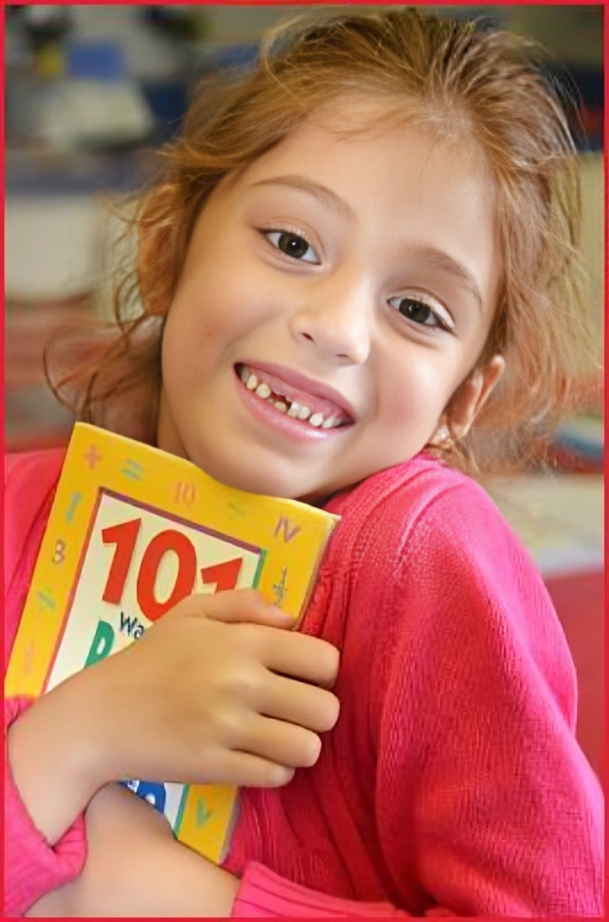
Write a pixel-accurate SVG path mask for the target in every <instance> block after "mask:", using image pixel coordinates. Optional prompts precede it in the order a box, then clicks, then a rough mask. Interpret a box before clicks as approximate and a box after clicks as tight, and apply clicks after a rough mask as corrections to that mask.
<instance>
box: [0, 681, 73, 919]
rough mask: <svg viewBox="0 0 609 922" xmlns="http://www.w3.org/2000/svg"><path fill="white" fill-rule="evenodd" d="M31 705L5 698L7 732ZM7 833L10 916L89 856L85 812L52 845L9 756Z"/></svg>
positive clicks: (7, 912) (6, 903) (61, 881)
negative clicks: (21, 788)
mask: <svg viewBox="0 0 609 922" xmlns="http://www.w3.org/2000/svg"><path fill="white" fill-rule="evenodd" d="M31 704H32V701H31V699H27V698H11V699H6V700H5V702H4V715H5V734H6V733H7V731H8V730H9V728H10V727H11V726H12V723H13V722H14V721H16V720H17V719H20V717H21V716H22V715H23V713H24V711H25V709H26V708H27V707H28V706H31ZM53 793H54V792H51V794H50V796H51V797H52V796H53ZM4 835H5V864H4V914H5V915H6V916H21V915H23V914H24V913H25V912H26V911H27V910H28V909H29V907H30V906H32V904H33V903H35V902H36V901H37V900H39V899H40V897H41V896H43V895H44V894H46V893H48V892H49V891H51V890H54V889H55V888H57V887H60V886H61V885H62V884H64V883H65V882H66V881H69V880H71V879H72V878H74V877H75V876H76V875H77V874H79V873H80V871H81V870H82V867H83V864H84V861H85V857H86V839H85V826H84V818H83V816H82V815H80V816H78V817H77V818H76V820H75V821H74V822H73V823H72V824H71V825H70V827H69V829H67V831H66V832H65V833H64V835H62V836H61V838H60V839H58V840H57V841H56V842H55V843H54V844H53V845H52V846H51V845H49V843H48V842H47V841H46V839H45V837H44V836H43V835H42V834H41V832H40V831H39V829H38V828H37V827H36V825H35V823H34V822H33V821H32V818H31V816H30V814H29V812H28V810H27V808H26V807H25V805H24V803H23V801H22V798H21V796H20V793H19V789H18V788H17V786H16V785H15V782H14V779H13V777H12V773H11V766H10V765H9V762H8V760H7V759H5V768H4Z"/></svg>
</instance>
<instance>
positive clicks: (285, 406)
mask: <svg viewBox="0 0 609 922" xmlns="http://www.w3.org/2000/svg"><path fill="white" fill-rule="evenodd" d="M240 377H241V380H242V381H243V383H244V384H245V386H246V387H247V389H248V391H253V392H254V393H255V394H256V395H257V396H258V397H262V399H263V400H266V401H268V402H269V403H272V404H274V406H275V407H276V409H278V410H279V411H280V412H281V413H285V414H286V415H287V416H291V417H292V418H293V419H300V420H302V422H307V423H308V424H309V425H310V426H313V427H314V428H315V429H320V428H321V429H332V428H333V427H335V426H336V417H335V416H328V418H327V419H325V418H324V416H323V415H322V414H321V413H313V414H311V411H310V409H309V407H305V406H301V405H300V404H299V403H297V402H296V401H294V402H293V403H292V404H291V405H290V404H289V403H286V402H284V401H283V400H274V399H272V398H271V394H272V391H271V389H270V387H269V386H268V384H265V382H264V381H262V382H260V383H259V382H258V378H257V377H256V375H254V374H251V373H250V372H249V371H248V370H247V369H246V368H245V367H243V368H241V371H240Z"/></svg>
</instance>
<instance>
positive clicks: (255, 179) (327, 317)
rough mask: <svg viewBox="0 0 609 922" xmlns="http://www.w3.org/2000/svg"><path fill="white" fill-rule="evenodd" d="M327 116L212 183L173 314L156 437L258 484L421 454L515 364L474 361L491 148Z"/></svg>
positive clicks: (486, 255)
mask: <svg viewBox="0 0 609 922" xmlns="http://www.w3.org/2000/svg"><path fill="white" fill-rule="evenodd" d="M332 124H334V125H335V126H336V125H340V124H341V116H340V110H339V109H338V108H334V109H333V110H331V111H329V112H328V121H327V122H325V123H324V122H321V121H319V120H317V121H316V122H308V123H305V124H303V125H302V126H301V127H299V128H298V129H297V130H295V131H294V132H293V133H292V134H291V135H290V136H289V137H288V138H287V139H286V140H285V141H284V142H282V143H281V144H280V145H279V146H277V147H276V148H275V149H273V150H272V151H270V152H269V153H267V154H265V155H264V156H262V157H261V158H260V159H258V160H257V161H256V162H255V163H254V164H253V165H252V166H250V167H249V168H248V169H247V170H245V171H244V172H242V173H241V174H240V175H239V176H237V177H233V178H231V179H230V181H224V182H223V183H222V184H220V186H219V187H218V188H216V190H215V191H214V193H213V194H212V196H211V198H210V199H209V201H208V202H207V204H206V205H205V207H204V209H203V211H202V212H201V214H200V216H199V219H198V221H197V223H196V226H195V229H194V233H193V236H192V240H191V243H190V247H189V250H188V254H187V258H186V262H185V266H184V271H183V273H182V276H181V279H180V282H179V285H178V288H177V291H176V294H175V298H174V300H173V303H172V304H171V307H170V310H169V316H168V318H167V325H166V328H165V334H164V342H163V359H162V362H163V387H162V393H161V404H160V414H159V426H158V445H159V446H160V447H161V448H164V449H166V450H167V451H170V452H173V453H175V454H178V455H181V456H183V457H187V458H190V459H191V460H192V461H194V462H195V463H196V464H197V465H199V466H200V467H202V468H203V469H204V470H205V471H207V473H209V474H211V475H212V476H213V477H215V478H217V479H218V480H221V481H223V482H224V483H227V484H229V485H231V486H234V487H237V488H239V489H243V490H249V491H252V492H256V493H267V494H274V495H281V496H285V497H291V498H301V499H309V500H319V499H321V498H323V497H325V496H327V495H329V494H331V493H333V492H335V491H337V490H339V489H342V488H344V487H347V486H350V485H352V484H354V483H356V482H358V481H360V480H362V479H364V478H365V477H367V476H369V475H370V474H373V473H375V472H377V471H379V470H382V469H383V468H386V467H390V466H391V465H394V464H396V463H398V462H401V461H404V460H407V459H409V458H411V457H413V456H414V455H415V454H416V453H417V452H419V451H420V450H421V449H422V448H423V447H424V446H425V445H426V444H427V443H428V442H429V440H430V439H431V438H432V437H433V436H434V434H435V433H436V431H437V430H438V428H439V427H441V426H442V425H443V424H444V423H446V422H447V421H449V422H450V423H451V424H452V426H453V429H454V430H455V431H456V432H457V433H459V432H461V431H464V430H465V429H466V428H467V426H468V425H469V423H470V422H471V419H472V418H473V415H474V414H475V412H476V409H477V407H478V406H479V404H480V403H481V402H482V401H483V399H484V398H485V396H486V394H487V393H488V391H489V390H490V388H491V387H492V385H493V383H494V381H495V379H496V378H497V377H498V375H499V373H500V371H501V360H500V359H498V358H497V359H496V360H494V361H491V362H490V363H489V365H488V366H487V367H486V368H485V369H482V370H480V371H477V372H476V373H475V374H474V375H473V377H472V378H471V379H470V380H469V383H468V382H467V381H466V379H468V376H470V373H471V372H472V369H473V368H474V366H475V364H476V362H477V359H478V356H479V355H480V352H481V350H482V348H483V346H484V343H485V340H486V337H487V334H488V332H489V329H490V326H491V321H492V317H493V312H494V308H495V304H496V302H497V298H498V292H499V286H500V276H501V263H500V258H499V255H498V252H499V248H498V245H497V237H496V229H495V221H494V208H493V187H492V182H491V180H490V179H489V177H488V174H487V171H486V169H485V167H484V164H483V163H482V161H481V158H480V157H478V156H476V155H475V154H474V153H473V152H472V151H471V150H469V149H465V147H464V146H463V145H461V146H458V145H456V144H455V145H452V146H447V145H445V144H444V143H442V142H440V143H438V142H436V143H435V144H434V143H433V142H432V141H431V140H430V139H429V138H428V136H427V135H426V134H425V133H424V132H423V131H422V130H420V129H418V128H416V127H412V126H407V127H403V128H399V129H391V130H387V131H386V132H384V133H380V132H375V133H372V132H360V133H356V134H352V135H350V136H348V137H345V136H342V137H340V136H338V135H337V134H336V133H335V132H334V133H333V132H332V131H331V130H330V128H329V126H330V125H332ZM463 382H466V383H465V384H464V383H463Z"/></svg>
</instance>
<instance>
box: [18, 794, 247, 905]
mask: <svg viewBox="0 0 609 922" xmlns="http://www.w3.org/2000/svg"><path fill="white" fill-rule="evenodd" d="M86 824H87V840H88V843H89V849H88V854H87V862H86V864H85V867H84V870H83V872H82V874H81V875H80V877H78V878H76V879H75V880H73V881H72V882H71V883H69V884H66V885H65V886H63V887H60V888H59V889H58V890H55V891H53V892H52V893H49V894H48V895H47V896H45V897H43V898H42V899H41V900H39V901H38V903H36V905H35V906H34V907H32V909H31V910H30V911H29V913H28V914H27V915H28V916H30V917H38V918H40V917H45V918H57V917H63V918H65V917H71V918H87V917H91V916H95V917H100V918H112V917H117V916H120V917H123V918H125V917H127V918H130V917H142V916H143V917H146V918H171V917H174V918H175V917H178V916H179V917H181V918H184V917H188V916H190V917H205V916H215V917H218V916H228V915H230V911H231V908H232V905H233V902H234V899H235V895H236V891H237V887H238V881H237V880H236V878H233V877H232V876H231V875H230V874H227V872H226V871H223V870H222V869H221V868H218V867H216V866H215V865H213V864H212V863H211V862H209V861H207V860H206V859H204V858H202V857H201V856H200V855H197V854H196V853H195V852H193V851H191V850H190V849H188V848H186V847H185V846H183V845H181V844H180V843H179V842H176V841H175V839H174V838H173V836H172V833H171V829H170V828H169V825H168V823H167V822H166V821H165V819H164V818H163V817H162V816H161V815H160V814H159V813H157V811H156V810H154V809H153V808H152V807H150V806H149V805H148V804H147V803H145V802H144V801H142V800H141V799H140V798H139V797H136V796H135V795H134V794H132V793H131V792H130V791H127V790H126V789H125V788H123V787H120V786H119V785H115V784H112V785H108V786H106V787H105V788H102V790H101V791H99V793H98V794H96V795H95V797H94V798H93V800H92V801H91V803H90V805H89V807H88V808H87V812H86Z"/></svg>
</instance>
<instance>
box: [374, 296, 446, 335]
mask: <svg viewBox="0 0 609 922" xmlns="http://www.w3.org/2000/svg"><path fill="white" fill-rule="evenodd" d="M389 303H390V304H392V305H393V307H396V308H397V309H398V310H399V312H400V314H402V316H403V317H406V319H407V320H412V322H413V323H418V324H419V325H420V326H426V327H436V328H439V329H442V330H447V331H450V329H451V328H450V326H449V324H448V322H447V321H446V320H445V319H444V317H442V316H440V314H439V313H438V312H437V311H435V310H434V309H433V308H432V307H430V306H429V304H426V303H425V301H420V300H419V299H418V298H391V299H390V301H389Z"/></svg>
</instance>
